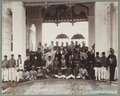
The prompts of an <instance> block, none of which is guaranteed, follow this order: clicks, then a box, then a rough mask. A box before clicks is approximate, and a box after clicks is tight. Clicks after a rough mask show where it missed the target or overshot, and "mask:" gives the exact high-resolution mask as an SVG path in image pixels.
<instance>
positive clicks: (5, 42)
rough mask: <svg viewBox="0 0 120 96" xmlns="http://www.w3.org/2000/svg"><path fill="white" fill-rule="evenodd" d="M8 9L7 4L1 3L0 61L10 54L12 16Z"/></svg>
mask: <svg viewBox="0 0 120 96" xmlns="http://www.w3.org/2000/svg"><path fill="white" fill-rule="evenodd" d="M8 8H9V3H8V2H2V59H3V57H4V55H7V56H8V58H9V57H10V54H11V35H12V14H11V12H10V11H9V10H8Z"/></svg>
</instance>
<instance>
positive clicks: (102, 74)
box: [100, 67, 106, 80]
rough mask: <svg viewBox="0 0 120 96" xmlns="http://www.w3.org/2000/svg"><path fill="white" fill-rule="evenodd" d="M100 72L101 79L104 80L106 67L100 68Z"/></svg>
mask: <svg viewBox="0 0 120 96" xmlns="http://www.w3.org/2000/svg"><path fill="white" fill-rule="evenodd" d="M100 71H101V79H105V80H106V67H101V69H100Z"/></svg>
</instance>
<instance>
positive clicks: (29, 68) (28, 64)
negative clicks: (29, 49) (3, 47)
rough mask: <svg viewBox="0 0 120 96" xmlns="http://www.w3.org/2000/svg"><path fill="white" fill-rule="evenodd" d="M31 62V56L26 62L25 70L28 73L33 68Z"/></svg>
mask: <svg viewBox="0 0 120 96" xmlns="http://www.w3.org/2000/svg"><path fill="white" fill-rule="evenodd" d="M31 65H32V64H31V62H30V58H29V56H27V60H25V62H24V69H26V70H27V71H30V70H31V69H32V68H31Z"/></svg>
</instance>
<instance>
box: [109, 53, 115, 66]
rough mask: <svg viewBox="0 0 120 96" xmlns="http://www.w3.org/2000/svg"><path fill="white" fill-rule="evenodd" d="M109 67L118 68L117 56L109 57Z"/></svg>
mask: <svg viewBox="0 0 120 96" xmlns="http://www.w3.org/2000/svg"><path fill="white" fill-rule="evenodd" d="M110 59H111V60H112V61H111V60H110ZM107 66H113V67H116V66H117V60H116V56H115V55H109V56H108V58H107Z"/></svg>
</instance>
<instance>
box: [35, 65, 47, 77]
mask: <svg viewBox="0 0 120 96" xmlns="http://www.w3.org/2000/svg"><path fill="white" fill-rule="evenodd" d="M36 77H37V79H40V78H45V74H44V69H43V68H42V67H39V68H38V71H37V76H36Z"/></svg>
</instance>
